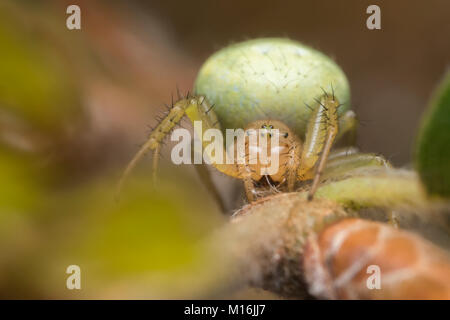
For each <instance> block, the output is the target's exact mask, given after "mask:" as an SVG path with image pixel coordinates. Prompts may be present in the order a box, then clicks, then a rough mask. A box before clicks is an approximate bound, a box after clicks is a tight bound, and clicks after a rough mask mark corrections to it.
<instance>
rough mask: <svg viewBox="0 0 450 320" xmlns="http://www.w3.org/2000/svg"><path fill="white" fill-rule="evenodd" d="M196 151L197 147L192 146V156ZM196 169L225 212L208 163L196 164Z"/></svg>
mask: <svg viewBox="0 0 450 320" xmlns="http://www.w3.org/2000/svg"><path fill="white" fill-rule="evenodd" d="M193 141H194V140H192V143H191V145H192V144H193ZM194 153H195V148H191V157H192V158H194ZM194 167H195V170H196V171H197V175H198V176H199V178H200V181H201V182H202V183H203V184H204V186H205V187H206V189H207V190H208V191H209V192H210V193H211V194H212V195H213V197H214V199H215V200H216V202H217V203H218V205H219V207H220V210H221V211H222V212H223V213H225V210H226V208H225V203H224V201H223V199H222V197H221V196H220V193H219V191H218V190H217V187H216V185H215V184H214V182H213V180H212V178H211V173H210V172H209V170H208V168H207V167H206V165H205V164H204V163H200V164H194Z"/></svg>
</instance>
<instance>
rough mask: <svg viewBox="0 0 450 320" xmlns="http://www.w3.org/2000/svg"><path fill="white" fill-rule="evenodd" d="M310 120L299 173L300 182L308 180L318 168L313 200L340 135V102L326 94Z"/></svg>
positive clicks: (311, 192) (311, 191) (313, 187)
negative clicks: (329, 155)
mask: <svg viewBox="0 0 450 320" xmlns="http://www.w3.org/2000/svg"><path fill="white" fill-rule="evenodd" d="M316 102H317V105H316V106H315V108H314V109H313V111H312V113H311V116H310V118H309V122H308V127H307V131H306V137H305V143H304V145H303V151H302V155H301V159H300V167H299V170H298V172H297V176H298V179H299V180H307V179H309V178H310V177H311V171H312V170H313V169H314V168H315V167H316V165H317V168H316V170H315V173H314V178H313V183H312V186H311V189H310V190H309V193H308V199H309V200H311V199H312V198H313V196H314V193H315V192H316V190H317V187H318V185H319V181H320V175H321V174H322V171H323V169H324V167H325V163H326V161H327V157H328V154H329V153H330V150H331V147H332V145H333V142H334V140H335V138H336V135H337V133H338V114H337V111H338V108H339V102H338V101H337V99H335V98H334V96H331V95H327V94H326V93H325V94H324V95H323V96H322V97H321V99H320V100H316Z"/></svg>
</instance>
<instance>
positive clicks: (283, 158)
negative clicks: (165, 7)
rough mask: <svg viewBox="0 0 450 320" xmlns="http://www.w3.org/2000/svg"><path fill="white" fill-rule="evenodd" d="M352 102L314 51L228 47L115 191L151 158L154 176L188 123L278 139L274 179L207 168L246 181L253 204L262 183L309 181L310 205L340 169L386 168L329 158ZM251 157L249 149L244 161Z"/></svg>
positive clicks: (348, 156) (284, 43) (290, 46)
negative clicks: (164, 150)
mask: <svg viewBox="0 0 450 320" xmlns="http://www.w3.org/2000/svg"><path fill="white" fill-rule="evenodd" d="M324 88H326V89H324ZM349 99H350V93H349V86H348V82H347V79H346V77H345V74H344V73H343V72H342V70H341V69H340V68H339V67H338V66H337V64H335V63H334V61H332V60H331V59H330V58H328V57H327V56H325V55H323V54H322V53H320V52H319V51H316V50H314V49H311V48H309V47H307V46H304V45H302V44H300V43H298V42H295V41H292V40H288V39H274V38H271V39H256V40H250V41H246V42H242V43H237V44H234V45H231V46H229V47H226V48H224V49H222V50H220V51H218V52H217V53H215V54H214V55H213V56H211V57H210V58H209V59H208V60H207V61H206V62H205V64H204V65H203V67H202V68H201V70H200V72H199V75H198V77H197V80H196V83H195V87H194V94H193V95H192V96H189V95H188V96H187V97H184V98H180V99H179V100H178V101H176V102H175V103H173V104H172V107H171V108H170V110H169V112H168V114H167V116H166V117H164V118H163V119H162V121H161V122H160V123H159V124H158V126H156V128H155V129H154V130H153V131H152V132H151V134H150V136H149V138H148V140H147V142H146V143H145V144H144V145H143V146H142V148H141V149H140V150H139V152H138V153H137V154H136V155H135V157H134V158H133V159H132V160H131V162H130V163H129V165H128V167H127V168H126V170H125V172H124V174H123V176H122V179H121V182H120V184H122V182H123V180H124V178H125V177H126V176H127V175H128V174H129V173H130V171H131V170H132V168H133V167H134V166H135V165H136V163H137V162H138V160H139V159H141V158H142V157H143V156H144V155H145V154H146V153H147V152H148V151H150V150H152V151H153V153H154V155H153V170H154V172H155V171H156V168H157V161H158V155H159V152H160V148H161V142H162V140H163V139H164V138H165V137H166V136H167V135H168V134H169V132H170V131H171V130H172V129H173V128H174V127H175V126H176V125H177V124H178V123H179V122H180V121H181V119H182V118H183V117H184V116H185V115H186V116H187V117H188V118H189V119H190V120H191V121H192V122H194V121H201V122H202V128H203V130H207V129H218V130H221V131H222V132H225V129H237V128H244V130H245V132H248V131H249V130H251V129H256V130H260V131H261V129H262V130H263V132H264V133H266V134H267V135H269V136H272V134H275V133H276V134H277V135H278V140H279V143H278V146H276V147H272V148H271V147H270V145H269V146H268V152H269V153H277V154H278V155H279V158H278V170H276V172H275V173H272V174H264V168H265V167H266V166H270V163H269V164H267V163H261V162H259V161H257V162H256V163H253V164H250V163H248V161H246V163H244V164H242V163H241V164H240V163H237V162H234V163H233V164H227V163H223V162H222V163H212V165H213V166H214V167H215V168H216V169H217V170H219V171H220V172H223V173H224V174H226V175H229V176H231V177H234V178H238V179H241V180H243V182H244V186H245V192H246V196H247V199H248V200H249V201H250V202H251V201H254V200H255V199H256V195H257V194H258V193H257V192H256V185H257V184H258V182H260V181H267V182H268V185H269V186H271V185H272V183H274V184H276V185H277V186H276V188H277V189H278V190H286V191H294V190H295V187H296V182H297V181H306V180H312V184H311V187H310V188H309V193H308V198H309V199H312V198H313V196H314V193H315V191H316V190H317V187H318V185H319V183H320V181H321V179H323V178H324V177H326V178H333V175H334V174H338V172H341V170H337V169H338V168H346V169H353V168H358V167H365V166H373V165H383V166H385V165H387V163H386V161H385V160H384V159H383V158H381V157H380V156H377V155H375V154H362V153H358V152H357V151H356V149H355V148H346V149H340V150H336V151H332V150H331V149H332V146H333V144H334V142H335V140H337V139H338V138H340V137H341V136H343V135H344V134H345V133H349V132H352V131H354V130H355V127H356V119H355V114H354V113H353V111H351V110H349V104H350V103H349ZM208 143H209V142H208ZM204 144H205V143H204ZM223 148H224V149H225V146H223ZM229 151H230V150H224V151H223V154H226V152H229ZM248 152H249V145H248V144H247V142H246V148H245V153H246V154H245V156H246V159H247V160H248ZM233 154H235V153H234V152H233Z"/></svg>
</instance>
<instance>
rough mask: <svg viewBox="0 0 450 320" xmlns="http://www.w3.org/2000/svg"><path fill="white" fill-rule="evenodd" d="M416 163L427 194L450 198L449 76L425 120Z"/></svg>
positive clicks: (418, 142)
mask: <svg viewBox="0 0 450 320" xmlns="http://www.w3.org/2000/svg"><path fill="white" fill-rule="evenodd" d="M415 161H416V168H417V171H418V172H419V174H420V177H421V179H422V182H423V183H424V185H425V189H426V190H427V192H428V194H430V195H434V196H441V197H445V198H450V72H447V74H446V75H445V77H444V80H443V81H442V82H441V83H440V85H439V86H438V88H437V89H436V91H435V92H434V94H433V96H432V99H431V101H430V104H429V107H428V110H427V112H426V114H425V116H424V117H423V122H422V127H421V130H420V131H419V137H418V140H417V148H416V155H415Z"/></svg>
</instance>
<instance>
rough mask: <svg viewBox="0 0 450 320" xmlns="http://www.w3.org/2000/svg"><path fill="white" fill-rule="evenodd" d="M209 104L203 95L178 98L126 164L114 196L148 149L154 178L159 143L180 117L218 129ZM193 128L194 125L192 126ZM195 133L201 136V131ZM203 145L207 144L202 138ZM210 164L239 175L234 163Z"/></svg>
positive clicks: (222, 170) (218, 126)
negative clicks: (151, 158) (151, 157)
mask: <svg viewBox="0 0 450 320" xmlns="http://www.w3.org/2000/svg"><path fill="white" fill-rule="evenodd" d="M212 109H213V106H211V105H210V104H209V103H208V102H207V101H206V99H205V98H204V97H203V96H194V97H189V96H188V97H186V98H184V99H180V100H179V101H177V102H176V103H175V104H173V106H172V108H171V109H170V110H169V113H168V114H167V116H166V117H165V118H164V119H163V120H162V121H161V122H160V123H159V124H158V125H157V126H156V128H155V129H154V130H153V131H152V132H151V133H150V135H149V138H148V140H147V141H146V142H145V143H144V145H143V146H142V147H141V148H140V149H139V151H138V152H137V153H136V155H135V156H134V157H133V159H132V160H131V161H130V162H129V164H128V165H127V167H126V169H125V171H124V173H123V174H122V176H121V178H120V180H119V183H118V186H117V190H116V196H118V195H119V193H120V190H121V189H122V186H123V183H124V181H125V180H126V178H127V177H128V176H129V175H130V173H131V171H132V170H133V169H134V167H136V165H137V164H138V162H139V160H141V159H142V158H143V157H144V156H145V155H146V154H147V153H148V152H149V151H153V166H152V170H153V180H154V181H155V179H156V170H157V166H158V156H159V152H160V149H161V143H162V141H163V139H164V138H165V137H166V136H167V135H168V134H169V132H170V131H171V130H172V129H173V128H174V127H175V126H176V125H177V124H178V123H179V122H180V121H181V119H182V118H183V117H184V116H185V115H186V116H187V117H188V118H189V119H190V120H191V121H192V122H194V121H201V122H202V126H201V127H202V130H203V129H204V130H208V129H217V130H220V124H219V121H218V119H217V116H216V114H215V112H214V111H213V110H212ZM194 128H195V126H194ZM197 134H198V135H199V136H200V137H201V138H202V134H201V132H197ZM202 143H203V146H204V147H205V145H206V144H207V143H206V142H205V141H203V139H202ZM212 165H213V166H214V167H215V168H216V169H218V170H219V171H221V172H223V173H225V174H227V175H230V176H233V177H240V174H239V171H238V169H237V166H236V165H235V164H231V165H230V164H224V163H212Z"/></svg>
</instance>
